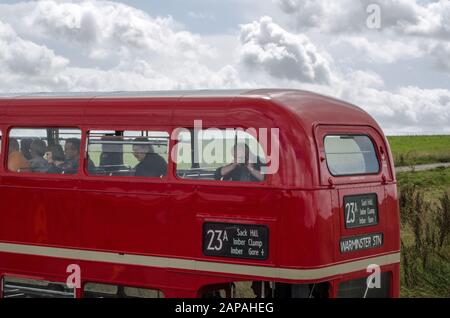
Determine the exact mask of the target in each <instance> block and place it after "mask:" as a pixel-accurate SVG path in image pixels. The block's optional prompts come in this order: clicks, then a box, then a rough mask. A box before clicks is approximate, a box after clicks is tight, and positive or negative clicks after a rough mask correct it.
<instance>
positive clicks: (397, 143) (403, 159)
mask: <svg viewBox="0 0 450 318" xmlns="http://www.w3.org/2000/svg"><path fill="white" fill-rule="evenodd" d="M387 139H388V141H389V144H390V146H391V151H392V154H393V156H394V162H395V165H396V166H408V165H417V164H426V163H439V162H450V135H442V136H388V137H387Z"/></svg>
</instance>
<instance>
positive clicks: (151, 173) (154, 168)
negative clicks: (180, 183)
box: [133, 137, 167, 177]
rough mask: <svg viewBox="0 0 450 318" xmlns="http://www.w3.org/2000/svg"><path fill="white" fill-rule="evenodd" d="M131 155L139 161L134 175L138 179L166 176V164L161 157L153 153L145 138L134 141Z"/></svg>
mask: <svg viewBox="0 0 450 318" xmlns="http://www.w3.org/2000/svg"><path fill="white" fill-rule="evenodd" d="M134 141H135V142H137V143H136V144H133V155H134V156H135V157H136V159H137V160H138V161H139V163H138V164H137V165H136V167H135V172H134V175H135V176H138V177H161V176H165V175H166V174H167V163H166V161H165V160H164V158H163V157H161V156H160V155H159V154H157V153H155V151H154V149H153V146H152V145H150V144H148V142H149V141H148V139H147V138H146V137H138V138H135V139H134Z"/></svg>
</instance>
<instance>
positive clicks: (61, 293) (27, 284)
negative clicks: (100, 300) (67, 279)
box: [2, 276, 75, 298]
mask: <svg viewBox="0 0 450 318" xmlns="http://www.w3.org/2000/svg"><path fill="white" fill-rule="evenodd" d="M2 291H3V298H75V289H74V288H68V287H67V285H66V284H64V283H60V282H48V281H44V280H36V279H29V278H19V277H12V276H5V277H3V279H2Z"/></svg>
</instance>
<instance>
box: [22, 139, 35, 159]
mask: <svg viewBox="0 0 450 318" xmlns="http://www.w3.org/2000/svg"><path fill="white" fill-rule="evenodd" d="M32 142H33V139H30V138H24V139H22V140H21V141H20V152H22V154H23V156H24V157H25V158H27V159H28V160H29V159H31V149H30V147H31V143H32Z"/></svg>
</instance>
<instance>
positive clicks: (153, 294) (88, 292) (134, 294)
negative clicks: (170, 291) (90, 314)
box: [83, 283, 164, 298]
mask: <svg viewBox="0 0 450 318" xmlns="http://www.w3.org/2000/svg"><path fill="white" fill-rule="evenodd" d="M83 296H84V298H164V293H163V292H162V291H160V290H158V289H149V288H137V287H128V286H122V285H110V284H100V283H86V284H85V285H84V292H83Z"/></svg>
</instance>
